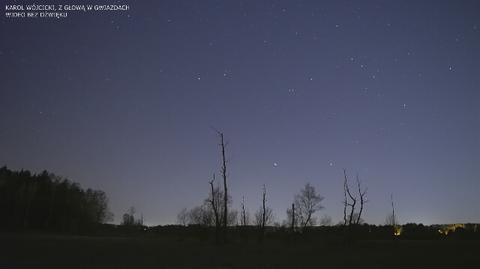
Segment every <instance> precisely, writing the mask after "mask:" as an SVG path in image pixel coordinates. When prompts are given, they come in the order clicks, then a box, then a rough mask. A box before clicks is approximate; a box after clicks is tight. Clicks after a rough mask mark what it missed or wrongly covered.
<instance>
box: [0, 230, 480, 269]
mask: <svg viewBox="0 0 480 269" xmlns="http://www.w3.org/2000/svg"><path fill="white" fill-rule="evenodd" d="M479 254H480V242H479V241H453V240H438V241H401V240H398V241H362V242H357V243H355V244H353V245H350V246H344V245H343V244H332V243H321V242H303V241H302V242H296V243H292V242H285V241H273V240H270V241H266V242H264V243H263V244H260V243H258V242H257V241H253V242H243V243H239V242H237V243H230V244H227V245H222V246H217V245H215V244H212V243H209V242H202V241H200V240H194V239H181V238H173V237H162V236H149V237H146V236H137V237H87V236H66V235H45V234H0V268H6V269H10V268H12V269H16V268H102V269H105V268H292V269H293V268H295V269H297V268H356V269H358V268H467V266H469V267H470V268H472V266H473V267H475V266H476V265H478V264H480V255H479Z"/></svg>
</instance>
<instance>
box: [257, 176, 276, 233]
mask: <svg viewBox="0 0 480 269" xmlns="http://www.w3.org/2000/svg"><path fill="white" fill-rule="evenodd" d="M272 221H273V211H272V209H271V208H270V207H268V206H267V188H266V187H265V185H263V192H262V206H261V207H260V208H259V210H258V211H257V212H256V213H255V224H256V225H257V226H258V227H259V229H260V240H263V237H264V235H265V230H266V226H267V225H270V224H271V222H272Z"/></svg>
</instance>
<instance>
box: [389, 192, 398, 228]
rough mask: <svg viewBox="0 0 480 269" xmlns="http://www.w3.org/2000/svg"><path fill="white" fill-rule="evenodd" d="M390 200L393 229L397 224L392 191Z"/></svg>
mask: <svg viewBox="0 0 480 269" xmlns="http://www.w3.org/2000/svg"><path fill="white" fill-rule="evenodd" d="M390 200H391V201H392V226H393V227H394V229H395V226H396V225H397V223H396V222H397V219H396V217H395V205H394V204H393V193H392V194H390Z"/></svg>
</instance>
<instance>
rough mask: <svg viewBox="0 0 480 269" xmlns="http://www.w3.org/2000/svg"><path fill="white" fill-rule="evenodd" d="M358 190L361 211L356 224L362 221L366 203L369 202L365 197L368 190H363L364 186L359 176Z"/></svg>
mask: <svg viewBox="0 0 480 269" xmlns="http://www.w3.org/2000/svg"><path fill="white" fill-rule="evenodd" d="M357 190H358V195H359V197H360V210H359V211H358V214H357V219H356V220H355V224H360V220H361V217H362V213H363V207H364V205H365V203H366V202H367V200H366V198H365V195H366V194H367V188H365V189H363V190H362V186H361V183H360V179H359V177H358V174H357Z"/></svg>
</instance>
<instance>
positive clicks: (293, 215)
mask: <svg viewBox="0 0 480 269" xmlns="http://www.w3.org/2000/svg"><path fill="white" fill-rule="evenodd" d="M291 228H292V233H293V232H295V203H292V226H291Z"/></svg>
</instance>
